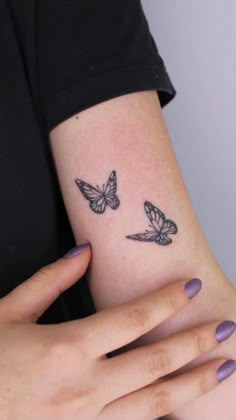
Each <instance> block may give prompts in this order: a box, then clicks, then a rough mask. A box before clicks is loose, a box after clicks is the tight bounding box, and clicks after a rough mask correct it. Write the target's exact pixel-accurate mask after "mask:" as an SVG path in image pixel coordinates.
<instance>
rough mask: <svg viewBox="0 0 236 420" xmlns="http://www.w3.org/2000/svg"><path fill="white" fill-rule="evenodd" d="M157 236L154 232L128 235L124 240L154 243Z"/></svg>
mask: <svg viewBox="0 0 236 420" xmlns="http://www.w3.org/2000/svg"><path fill="white" fill-rule="evenodd" d="M158 236H159V234H158V233H157V232H156V231H153V232H144V233H136V234H134V235H128V236H126V238H128V239H134V240H135V241H145V242H156V241H157V237H158Z"/></svg>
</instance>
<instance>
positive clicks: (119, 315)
mask: <svg viewBox="0 0 236 420" xmlns="http://www.w3.org/2000/svg"><path fill="white" fill-rule="evenodd" d="M201 288H202V282H201V280H199V279H192V280H190V281H188V282H187V283H186V282H184V281H178V282H175V283H172V284H170V285H168V286H165V287H163V288H161V289H158V290H155V291H152V292H150V293H148V294H147V295H145V296H142V297H139V298H135V299H132V300H130V301H128V302H125V303H122V304H119V305H116V306H113V307H109V308H107V309H104V310H102V311H101V312H98V313H96V314H94V315H91V316H89V317H88V318H84V319H82V320H80V321H79V322H80V327H79V328H80V333H82V335H83V331H84V336H85V337H86V343H85V345H86V348H87V349H88V352H89V353H90V354H91V353H92V354H93V355H94V356H95V357H96V356H97V357H99V356H102V355H104V354H107V353H110V352H111V351H114V350H117V349H118V348H120V347H123V346H125V345H127V344H129V343H131V342H132V341H134V340H135V339H137V338H138V337H140V336H141V335H143V334H145V333H147V332H148V331H150V330H151V329H152V328H154V327H155V326H157V325H158V324H160V323H161V322H163V321H164V320H166V319H167V318H169V317H170V316H172V315H174V314H176V313H177V312H179V311H180V310H181V309H183V308H184V307H185V306H186V305H188V304H189V303H190V301H191V299H192V298H193V297H194V296H196V295H197V294H198V293H199V292H200V290H201ZM74 322H78V321H70V322H69V323H67V324H70V325H71V326H72V328H74V325H73V323H74ZM76 328H78V326H77V327H76ZM87 346H88V347H87Z"/></svg>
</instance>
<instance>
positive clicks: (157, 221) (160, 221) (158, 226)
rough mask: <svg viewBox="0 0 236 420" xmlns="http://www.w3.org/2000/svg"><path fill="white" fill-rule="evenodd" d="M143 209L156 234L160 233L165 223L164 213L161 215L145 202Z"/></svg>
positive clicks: (160, 212)
mask: <svg viewBox="0 0 236 420" xmlns="http://www.w3.org/2000/svg"><path fill="white" fill-rule="evenodd" d="M144 209H145V212H146V215H147V217H148V218H149V220H150V222H151V224H152V226H153V228H154V229H155V230H156V231H157V232H159V233H160V232H161V230H162V228H163V225H164V223H165V215H164V213H162V211H161V210H159V209H158V208H157V207H155V206H154V205H153V204H152V203H150V201H145V203H144Z"/></svg>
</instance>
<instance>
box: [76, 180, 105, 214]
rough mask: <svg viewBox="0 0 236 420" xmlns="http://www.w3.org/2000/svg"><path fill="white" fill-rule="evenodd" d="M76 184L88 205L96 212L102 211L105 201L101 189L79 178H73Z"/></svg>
mask: <svg viewBox="0 0 236 420" xmlns="http://www.w3.org/2000/svg"><path fill="white" fill-rule="evenodd" d="M75 183H76V185H77V186H78V188H79V190H80V191H81V193H82V194H83V196H84V198H86V200H88V201H89V207H90V208H91V209H92V210H93V211H95V212H96V213H104V211H105V208H106V201H105V197H104V194H103V192H102V191H99V190H98V189H97V188H94V187H92V185H90V184H88V183H87V182H84V181H82V180H81V179H76V180H75Z"/></svg>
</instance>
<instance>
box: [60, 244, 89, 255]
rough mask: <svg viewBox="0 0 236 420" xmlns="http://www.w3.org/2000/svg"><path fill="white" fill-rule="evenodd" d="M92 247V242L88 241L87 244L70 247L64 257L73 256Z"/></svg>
mask: <svg viewBox="0 0 236 420" xmlns="http://www.w3.org/2000/svg"><path fill="white" fill-rule="evenodd" d="M89 247H90V243H89V242H87V243H86V244H82V245H78V246H75V247H74V248H72V249H70V251H68V252H67V253H66V254H65V255H63V258H71V257H75V256H76V255H79V254H81V253H82V252H83V251H85V250H86V249H88V248H89Z"/></svg>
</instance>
